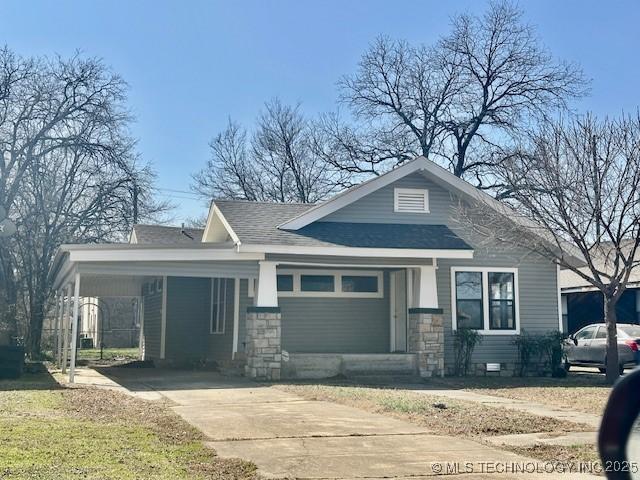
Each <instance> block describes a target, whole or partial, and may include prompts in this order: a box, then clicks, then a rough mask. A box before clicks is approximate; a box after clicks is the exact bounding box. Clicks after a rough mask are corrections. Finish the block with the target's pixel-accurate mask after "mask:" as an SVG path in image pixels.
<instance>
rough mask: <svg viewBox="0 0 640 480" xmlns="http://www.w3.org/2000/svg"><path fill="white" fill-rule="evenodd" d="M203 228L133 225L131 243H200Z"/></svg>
mask: <svg viewBox="0 0 640 480" xmlns="http://www.w3.org/2000/svg"><path fill="white" fill-rule="evenodd" d="M203 232H204V230H203V229H201V228H184V229H183V228H182V227H169V226H165V225H142V224H137V225H134V226H133V230H132V232H131V243H138V244H155V245H175V244H182V243H184V244H189V243H199V242H201V241H202V233H203Z"/></svg>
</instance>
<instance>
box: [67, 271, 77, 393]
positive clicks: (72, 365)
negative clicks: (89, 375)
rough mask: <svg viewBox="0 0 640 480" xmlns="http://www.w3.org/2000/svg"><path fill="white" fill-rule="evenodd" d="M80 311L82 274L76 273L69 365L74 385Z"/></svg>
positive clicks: (70, 380) (71, 381) (70, 379)
mask: <svg viewBox="0 0 640 480" xmlns="http://www.w3.org/2000/svg"><path fill="white" fill-rule="evenodd" d="M79 309H80V274H79V273H76V279H75V285H74V289H73V323H72V325H71V363H70V364H69V383H73V381H74V377H75V373H76V347H77V343H78V311H79Z"/></svg>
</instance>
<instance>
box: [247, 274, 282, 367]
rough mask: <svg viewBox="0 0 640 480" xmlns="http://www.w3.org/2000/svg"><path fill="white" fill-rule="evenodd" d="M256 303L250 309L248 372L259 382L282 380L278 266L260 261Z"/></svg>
mask: <svg viewBox="0 0 640 480" xmlns="http://www.w3.org/2000/svg"><path fill="white" fill-rule="evenodd" d="M259 268H260V269H259V272H258V291H257V293H256V304H255V305H254V306H252V307H249V308H247V318H246V356H247V364H246V366H245V373H246V375H247V376H248V377H250V378H254V379H259V380H280V368H281V362H282V347H281V343H280V338H281V318H282V317H281V314H280V307H279V306H278V290H277V281H276V280H277V276H276V263H274V262H259Z"/></svg>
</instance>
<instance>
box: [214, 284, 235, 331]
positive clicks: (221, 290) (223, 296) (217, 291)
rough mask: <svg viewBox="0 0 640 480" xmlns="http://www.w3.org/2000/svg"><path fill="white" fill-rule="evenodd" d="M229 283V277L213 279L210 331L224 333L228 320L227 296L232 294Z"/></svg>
mask: <svg viewBox="0 0 640 480" xmlns="http://www.w3.org/2000/svg"><path fill="white" fill-rule="evenodd" d="M231 281H232V280H231ZM229 283H230V281H229V279H227V278H212V279H211V317H210V323H209V326H210V330H209V331H210V333H216V334H223V333H224V327H225V323H226V320H227V298H228V297H229V294H230V292H229ZM229 298H231V297H229ZM230 313H231V312H230Z"/></svg>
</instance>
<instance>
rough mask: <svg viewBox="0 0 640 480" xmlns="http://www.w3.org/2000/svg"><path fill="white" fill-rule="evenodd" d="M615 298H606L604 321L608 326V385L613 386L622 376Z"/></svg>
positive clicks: (616, 300) (616, 301)
mask: <svg viewBox="0 0 640 480" xmlns="http://www.w3.org/2000/svg"><path fill="white" fill-rule="evenodd" d="M617 303H618V299H617V298H615V297H613V298H612V297H607V296H606V295H605V297H604V321H605V323H606V324H607V353H606V357H605V358H606V368H607V383H610V384H613V383H614V382H615V381H616V380H617V379H618V377H619V376H620V363H619V359H618V327H617V321H616V305H617Z"/></svg>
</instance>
